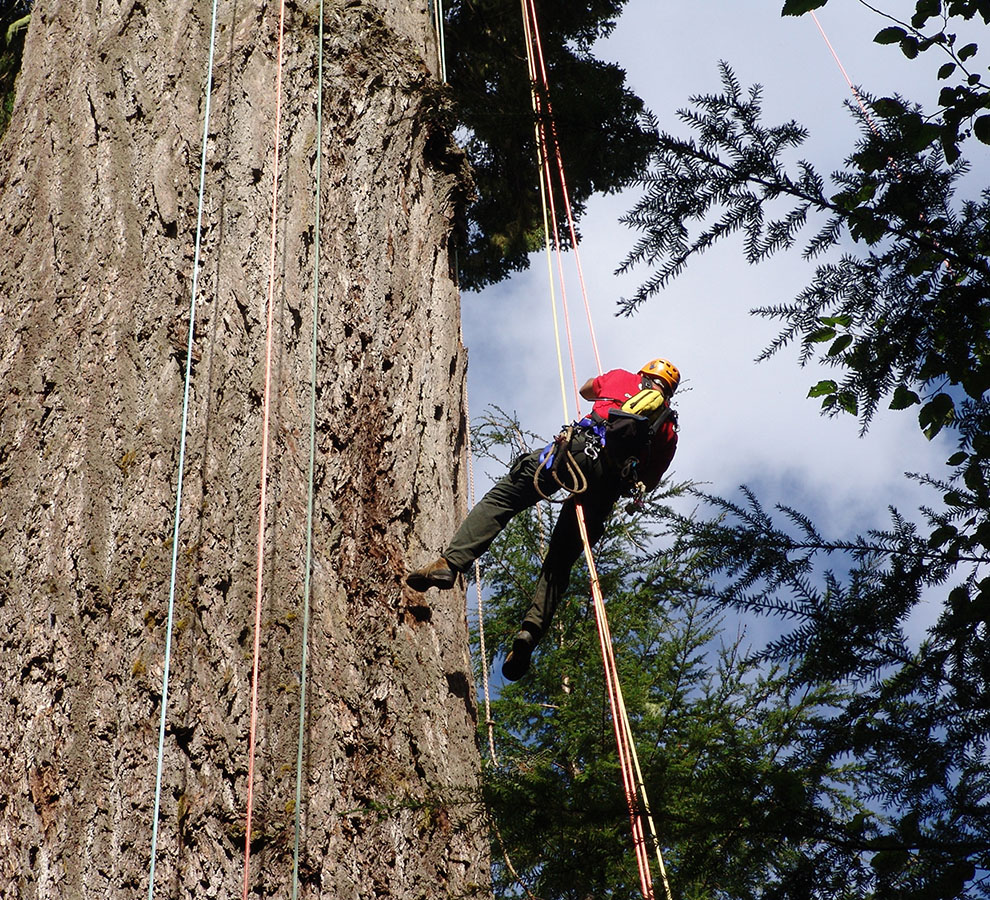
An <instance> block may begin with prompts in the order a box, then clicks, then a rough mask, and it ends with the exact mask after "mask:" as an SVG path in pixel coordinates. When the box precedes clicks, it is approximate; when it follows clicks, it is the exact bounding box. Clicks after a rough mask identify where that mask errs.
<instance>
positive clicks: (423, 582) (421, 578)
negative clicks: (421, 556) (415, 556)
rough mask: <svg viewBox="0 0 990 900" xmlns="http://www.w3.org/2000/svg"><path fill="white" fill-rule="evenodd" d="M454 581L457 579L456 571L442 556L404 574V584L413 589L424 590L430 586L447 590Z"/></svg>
mask: <svg viewBox="0 0 990 900" xmlns="http://www.w3.org/2000/svg"><path fill="white" fill-rule="evenodd" d="M455 581H457V572H455V571H454V570H453V569H452V568H451V567H450V563H448V562H447V560H445V559H444V558H443V557H442V556H441V557H440V558H439V559H437V560H434V561H433V562H431V563H430V564H429V565H428V566H423V567H422V568H421V569H417V570H416V571H415V572H410V573H409V574H408V575H407V576H406V584H408V585H409V587H411V588H412V589H413V590H414V591H425V590H427V589H429V588H431V587H435V588H440V590H442V591H447V590H450V588H452V587H453V586H454V582H455Z"/></svg>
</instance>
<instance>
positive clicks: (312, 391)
mask: <svg viewBox="0 0 990 900" xmlns="http://www.w3.org/2000/svg"><path fill="white" fill-rule="evenodd" d="M319 16H320V29H319V37H318V40H319V43H320V53H319V65H318V69H317V72H318V74H317V96H316V212H315V216H314V219H315V224H314V226H313V230H314V233H315V236H314V240H313V260H314V262H313V344H312V354H311V362H310V366H311V367H310V379H309V498H308V507H307V510H306V579H305V583H304V586H303V636H302V666H301V667H302V673H301V676H300V685H299V741H298V744H297V746H296V808H295V846H294V848H293V851H292V900H296V898H297V897H298V895H299V837H300V832H301V830H302V827H301V823H302V803H303V785H302V782H303V744H304V741H305V733H306V681H307V678H306V672H307V669H308V665H309V606H310V586H311V582H312V572H313V493H314V488H313V486H314V482H315V477H314V475H315V470H316V357H317V331H318V325H319V321H320V209H321V205H322V203H321V201H322V197H321V194H320V173H321V169H322V160H323V0H320V12H319Z"/></svg>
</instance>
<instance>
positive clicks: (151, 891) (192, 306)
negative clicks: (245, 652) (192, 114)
mask: <svg viewBox="0 0 990 900" xmlns="http://www.w3.org/2000/svg"><path fill="white" fill-rule="evenodd" d="M216 35H217V0H213V20H212V22H211V24H210V58H209V62H208V64H207V75H206V104H205V109H204V112H203V159H202V162H201V164H200V168H199V209H198V211H197V214H196V252H195V253H194V255H193V277H192V296H191V299H190V301H189V340H188V342H187V344H186V383H185V387H184V388H183V396H182V426H181V436H180V439H179V479H178V484H177V485H176V488H175V527H174V528H173V530H172V574H171V578H170V581H169V589H168V624H167V625H166V628H165V671H164V672H163V673H162V715H161V722H160V723H159V726H158V771H157V773H156V775H155V811H154V815H153V818H152V826H151V869H150V872H149V875H148V900H154V896H155V860H156V857H157V855H158V814H159V812H160V810H161V804H162V761H163V759H164V756H165V717H166V713H167V711H168V673H169V668H170V666H171V662H172V630H173V622H174V621H175V583H176V571H177V569H178V562H179V521H180V518H181V511H182V476H183V472H184V470H185V463H186V428H187V426H188V423H189V391H190V384H191V382H192V355H193V333H194V331H195V326H196V289H197V285H198V283H199V255H200V248H201V245H202V234H203V195H204V194H205V193H206V146H207V139H208V137H209V133H210V98H211V95H212V89H211V86H212V83H213V57H214V50H215V49H216Z"/></svg>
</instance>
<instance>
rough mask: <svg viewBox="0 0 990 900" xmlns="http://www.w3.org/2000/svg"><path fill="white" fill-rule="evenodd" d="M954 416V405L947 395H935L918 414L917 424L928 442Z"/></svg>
mask: <svg viewBox="0 0 990 900" xmlns="http://www.w3.org/2000/svg"><path fill="white" fill-rule="evenodd" d="M955 414H956V405H955V403H954V402H953V401H952V398H951V397H950V396H949V395H948V394H936V395H935V396H934V397H933V398H932V399H931V400H930V401H929V402H928V403H926V404H925V405H924V406H923V407H921V411H920V412H919V413H918V424H920V425H921V429H922V431H924V433H925V436H926V437H927V438H928V440H931V439H932V438H934V437H935V435H936V434H938V433H939V432H940V431H941V430H942V429H943V428H944V427H945V426H946V425H948V424H949V422H951V421H952V420H953V419H954V418H955Z"/></svg>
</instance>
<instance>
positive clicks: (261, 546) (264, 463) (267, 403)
mask: <svg viewBox="0 0 990 900" xmlns="http://www.w3.org/2000/svg"><path fill="white" fill-rule="evenodd" d="M284 33H285V0H281V3H280V5H279V20H278V63H277V68H276V76H275V126H274V135H273V139H272V143H273V144H274V152H273V156H272V228H271V246H270V252H269V267H268V304H267V334H266V336H265V393H264V400H263V402H262V424H261V490H260V498H259V504H258V505H259V510H258V561H257V580H256V584H255V606H254V662H253V665H252V670H251V726H250V733H249V737H248V783H247V816H246V822H245V826H244V885H243V892H242V897H243V900H247V896H248V888H249V886H250V876H251V818H252V810H253V807H254V758H255V748H256V743H257V730H258V669H259V659H260V657H261V601H262V597H263V595H264V568H265V514H266V507H267V495H268V432H269V423H270V420H271V391H272V342H273V332H274V316H275V248H276V234H277V230H278V229H277V225H278V167H279V141H280V130H281V120H282V38H283V35H284Z"/></svg>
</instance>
